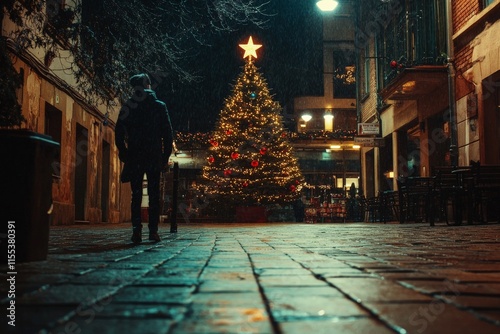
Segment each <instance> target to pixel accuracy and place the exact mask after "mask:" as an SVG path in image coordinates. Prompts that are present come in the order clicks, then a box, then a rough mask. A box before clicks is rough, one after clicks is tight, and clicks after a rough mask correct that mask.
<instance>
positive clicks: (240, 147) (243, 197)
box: [202, 37, 303, 206]
mask: <svg viewBox="0 0 500 334" xmlns="http://www.w3.org/2000/svg"><path fill="white" fill-rule="evenodd" d="M240 47H242V48H243V49H244V50H245V55H244V58H246V59H247V60H246V62H245V65H244V67H243V72H242V73H241V74H240V75H239V77H238V78H237V80H236V83H235V84H234V87H233V91H232V95H230V96H229V97H228V98H226V100H225V105H224V107H223V109H222V110H221V113H220V117H219V120H218V122H217V125H216V129H215V131H214V132H213V135H212V138H211V139H210V149H209V156H208V158H207V165H206V166H205V167H204V168H203V179H204V182H203V185H202V191H203V193H204V194H205V195H206V196H208V197H209V198H210V199H212V200H216V201H217V202H219V203H224V205H244V206H245V205H247V206H249V205H259V204H263V205H265V204H285V203H287V202H291V201H294V200H296V199H298V198H299V197H300V190H301V188H302V184H303V177H302V174H301V172H300V170H299V166H298V162H297V159H296V158H295V157H294V153H293V148H292V146H291V145H290V144H289V142H288V134H287V132H286V131H285V130H284V128H283V125H282V118H281V114H280V112H281V107H280V105H279V103H278V102H276V101H273V97H272V95H271V94H270V92H269V89H268V87H267V83H266V81H265V79H264V78H263V77H262V76H261V74H260V73H259V72H258V69H257V67H256V66H255V64H254V63H253V61H252V57H254V58H257V54H256V50H257V49H258V48H260V47H261V45H258V44H253V40H252V37H250V38H249V41H248V44H240Z"/></svg>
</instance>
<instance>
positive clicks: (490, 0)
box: [483, 0, 495, 8]
mask: <svg viewBox="0 0 500 334" xmlns="http://www.w3.org/2000/svg"><path fill="white" fill-rule="evenodd" d="M493 2H495V0H483V8H486V7H488V6H489V5H491V4H492V3H493Z"/></svg>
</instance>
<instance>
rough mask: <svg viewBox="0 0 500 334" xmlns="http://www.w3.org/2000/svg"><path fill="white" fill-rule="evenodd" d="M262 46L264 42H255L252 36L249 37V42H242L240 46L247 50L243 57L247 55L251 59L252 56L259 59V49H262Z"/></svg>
mask: <svg viewBox="0 0 500 334" xmlns="http://www.w3.org/2000/svg"><path fill="white" fill-rule="evenodd" d="M261 47H262V44H253V39H252V36H250V37H249V38H248V43H247V44H240V48H242V49H243V50H245V54H244V55H243V59H245V58H246V57H249V60H252V57H254V58H255V59H257V52H256V50H257V49H260V48H261Z"/></svg>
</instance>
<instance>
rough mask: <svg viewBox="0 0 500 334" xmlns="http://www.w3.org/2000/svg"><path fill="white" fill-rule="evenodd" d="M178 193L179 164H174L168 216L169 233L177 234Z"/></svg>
mask: <svg viewBox="0 0 500 334" xmlns="http://www.w3.org/2000/svg"><path fill="white" fill-rule="evenodd" d="M178 192H179V163H178V162H174V175H173V191H172V211H171V213H170V214H171V216H170V233H177V194H178Z"/></svg>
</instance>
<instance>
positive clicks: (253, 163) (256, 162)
mask: <svg viewBox="0 0 500 334" xmlns="http://www.w3.org/2000/svg"><path fill="white" fill-rule="evenodd" d="M250 164H251V165H252V167H254V168H255V167H257V166H258V165H259V162H258V161H257V160H252V162H251V163H250Z"/></svg>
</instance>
